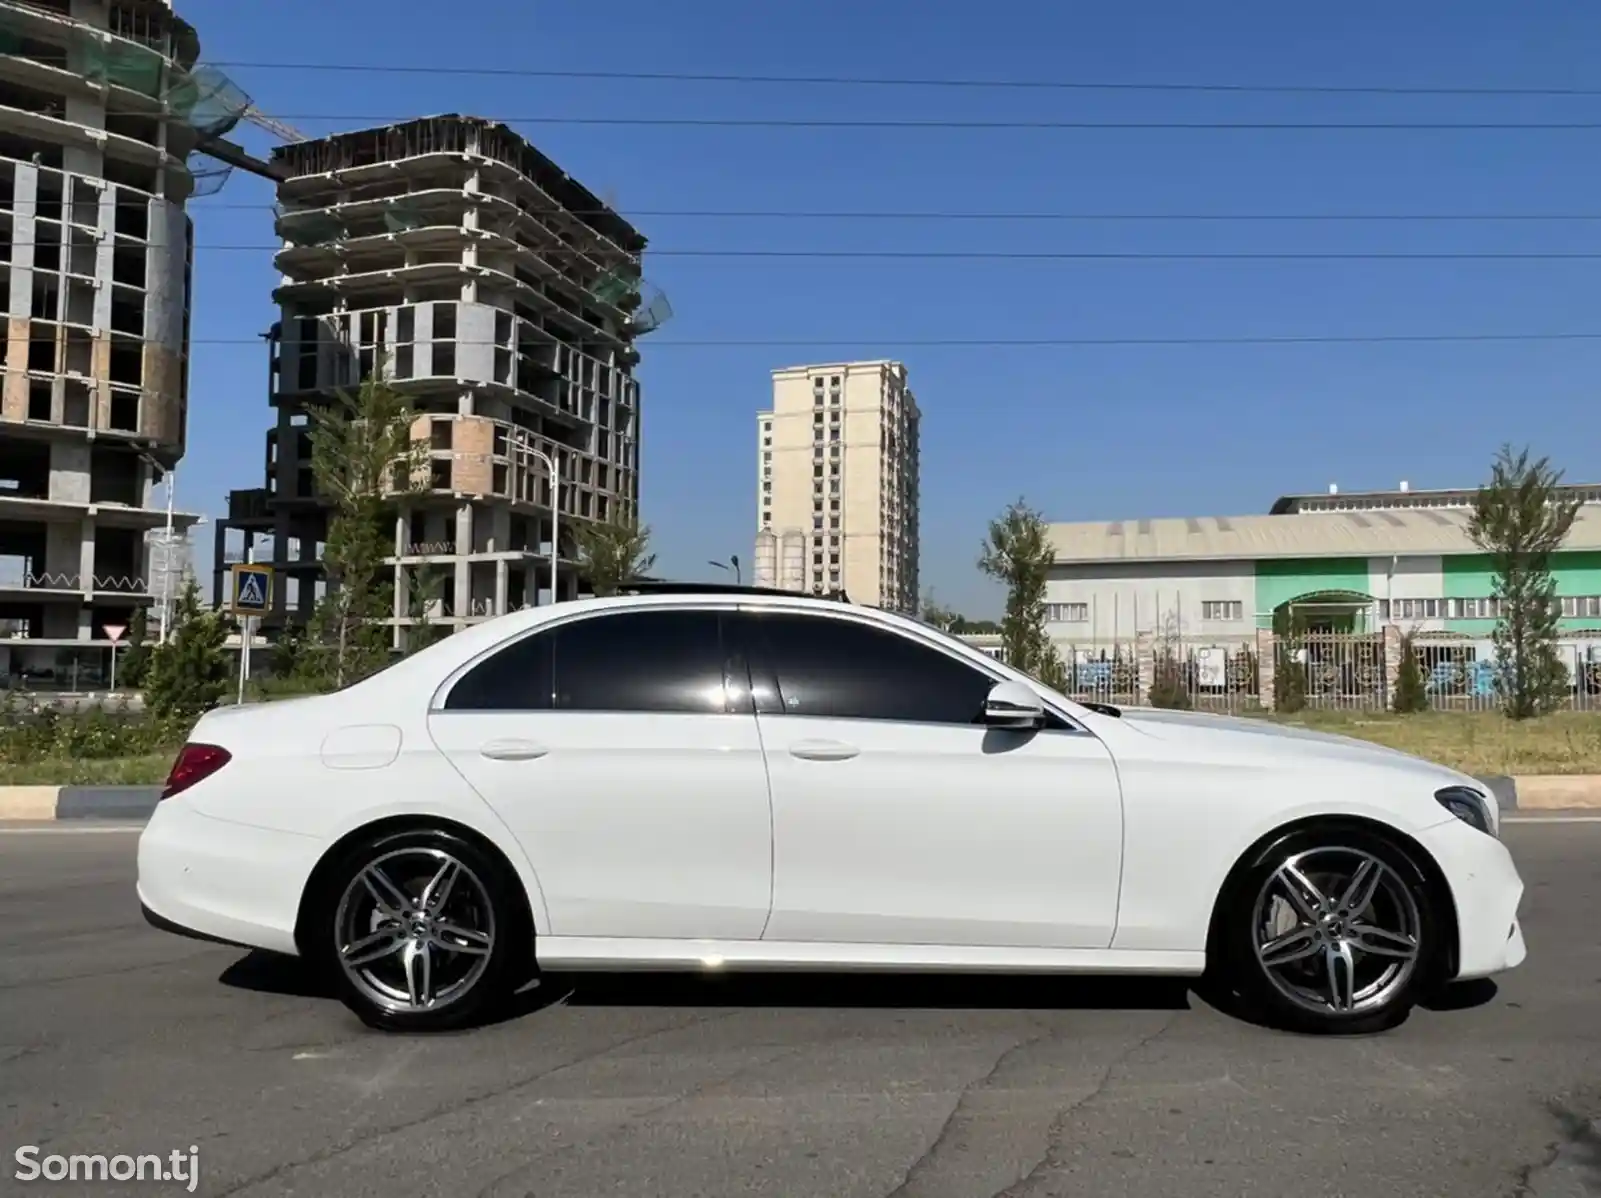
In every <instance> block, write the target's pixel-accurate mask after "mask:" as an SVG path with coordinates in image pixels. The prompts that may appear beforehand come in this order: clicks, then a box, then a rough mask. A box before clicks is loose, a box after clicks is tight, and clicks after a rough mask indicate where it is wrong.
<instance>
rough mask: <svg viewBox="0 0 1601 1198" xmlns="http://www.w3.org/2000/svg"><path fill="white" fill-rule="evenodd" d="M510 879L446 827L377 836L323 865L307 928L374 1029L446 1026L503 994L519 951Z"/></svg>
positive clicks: (482, 1011) (488, 1009)
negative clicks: (323, 884)
mask: <svg viewBox="0 0 1601 1198" xmlns="http://www.w3.org/2000/svg"><path fill="white" fill-rule="evenodd" d="M514 885H516V879H515V878H511V877H509V876H508V871H507V870H506V868H505V867H504V866H503V865H502V864H501V863H500V862H499V861H498V860H497V859H495V858H494V857H493V856H491V855H490V854H488V853H485V852H484V851H483V850H481V849H480V848H478V846H476V845H475V844H473V843H472V842H470V841H468V840H464V839H462V838H460V837H458V836H455V835H453V834H450V833H446V832H441V831H427V830H413V831H405V832H397V833H391V834H388V835H384V836H379V837H377V838H375V839H373V840H371V841H368V842H366V843H364V844H361V845H358V846H356V847H355V848H354V849H353V850H352V851H351V852H349V853H348V854H346V856H345V857H344V858H343V859H342V860H341V861H340V862H339V864H338V865H337V866H336V867H335V868H334V869H333V870H332V871H330V874H329V885H328V887H327V889H326V891H325V892H324V898H323V901H322V902H321V904H320V912H319V914H318V915H317V916H316V917H315V918H316V920H317V923H316V925H315V931H314V934H315V935H316V937H317V946H318V948H319V949H320V952H321V955H322V956H323V958H324V964H325V965H326V966H327V968H328V971H329V973H330V974H331V975H332V977H333V978H334V981H335V984H336V985H337V987H338V989H339V994H340V997H341V998H342V999H343V1000H344V1002H345V1004H346V1005H347V1006H349V1007H350V1008H351V1010H353V1011H355V1012H356V1014H357V1015H359V1016H361V1018H362V1019H363V1020H364V1021H365V1022H367V1023H369V1024H371V1025H372V1026H374V1027H381V1028H387V1029H392V1030H396V1031H442V1030H447V1029H450V1028H458V1027H462V1026H465V1025H468V1024H471V1023H474V1022H477V1021H480V1020H482V1019H484V1018H487V1017H489V1016H490V1015H492V1014H493V1013H494V1011H495V1009H496V1008H497V1007H498V1006H499V1005H500V1004H501V1003H503V1002H504V1000H505V999H506V998H507V997H509V995H510V994H511V992H512V990H513V988H514V986H515V981H514V975H513V969H512V967H513V965H514V963H515V962H516V961H517V960H518V959H519V958H520V957H521V956H522V955H523V951H524V949H525V947H526V943H525V937H526V935H527V932H526V929H525V928H524V927H523V922H524V921H523V920H522V919H521V918H519V913H520V906H519V905H518V904H516V903H514V902H512V901H511V895H512V891H511V887H512V886H514Z"/></svg>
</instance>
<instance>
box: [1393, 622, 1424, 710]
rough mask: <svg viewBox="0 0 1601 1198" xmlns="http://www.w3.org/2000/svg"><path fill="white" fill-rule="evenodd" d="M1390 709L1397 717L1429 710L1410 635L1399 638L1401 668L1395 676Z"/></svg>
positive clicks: (1419, 665)
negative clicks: (1393, 695)
mask: <svg viewBox="0 0 1601 1198" xmlns="http://www.w3.org/2000/svg"><path fill="white" fill-rule="evenodd" d="M1391 707H1392V708H1394V710H1395V712H1396V714H1397V715H1411V714H1413V713H1415V712H1419V711H1427V710H1428V709H1429V692H1428V690H1427V688H1426V686H1425V683H1424V679H1423V663H1422V662H1420V661H1419V660H1418V655H1417V651H1416V650H1415V649H1414V648H1413V645H1412V636H1411V634H1410V633H1408V634H1407V635H1405V636H1403V637H1402V638H1401V668H1400V670H1399V671H1398V672H1397V673H1396V676H1395V697H1394V699H1393V700H1392V702H1391Z"/></svg>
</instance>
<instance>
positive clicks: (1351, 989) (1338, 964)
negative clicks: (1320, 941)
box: [1323, 941, 1356, 1011]
mask: <svg viewBox="0 0 1601 1198" xmlns="http://www.w3.org/2000/svg"><path fill="white" fill-rule="evenodd" d="M1323 958H1324V963H1325V964H1326V965H1327V966H1328V975H1329V996H1328V997H1329V1006H1331V1007H1333V1008H1334V1009H1335V1010H1336V1011H1349V1010H1350V1009H1351V1008H1352V1007H1354V1006H1356V961H1355V959H1354V958H1353V957H1352V956H1351V946H1350V945H1349V944H1346V943H1344V942H1343V941H1342V942H1340V943H1337V944H1333V943H1331V944H1328V945H1325V946H1324V949H1323Z"/></svg>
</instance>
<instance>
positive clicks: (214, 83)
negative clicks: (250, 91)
mask: <svg viewBox="0 0 1601 1198" xmlns="http://www.w3.org/2000/svg"><path fill="white" fill-rule="evenodd" d="M166 100H167V106H168V107H169V108H170V109H171V110H172V111H173V113H174V114H176V115H177V116H178V117H179V118H180V119H182V120H184V121H187V122H188V123H189V124H190V125H192V126H194V127H195V128H196V129H198V130H200V132H201V133H204V134H207V135H208V136H213V137H215V136H217V135H218V134H222V133H226V132H227V131H228V130H229V129H232V128H233V127H234V126H235V125H237V124H238V123H239V119H240V118H241V117H242V116H244V114H245V109H247V108H249V107H250V97H249V96H248V95H246V94H245V93H244V92H243V91H241V90H240V88H239V87H238V86H237V85H236V84H235V83H234V82H233V80H231V79H229V78H228V76H227V75H224V74H223V73H222V72H221V71H219V70H218V69H217V68H216V67H213V66H198V67H196V68H195V69H194V70H192V71H177V70H175V71H174V72H173V84H172V87H171V88H169V89H168V91H167V96H166Z"/></svg>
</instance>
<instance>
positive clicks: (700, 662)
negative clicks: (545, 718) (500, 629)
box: [445, 610, 745, 714]
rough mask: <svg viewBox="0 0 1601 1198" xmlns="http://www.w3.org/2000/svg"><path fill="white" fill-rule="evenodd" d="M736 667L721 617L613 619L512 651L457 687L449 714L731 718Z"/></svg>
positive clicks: (590, 620)
mask: <svg viewBox="0 0 1601 1198" xmlns="http://www.w3.org/2000/svg"><path fill="white" fill-rule="evenodd" d="M736 667H737V668H738V669H739V670H741V671H742V670H743V666H742V665H738V663H734V662H729V661H728V660H727V655H726V654H725V652H724V649H723V635H722V628H721V617H720V616H719V614H718V613H717V612H713V611H684V610H668V611H630V612H614V613H609V614H605V615H597V616H590V617H586V618H584V619H580V620H575V621H573V622H572V623H570V624H563V625H561V626H560V627H557V628H553V629H551V630H550V631H549V632H543V633H536V634H535V635H534V636H531V637H525V638H523V639H522V640H521V641H518V642H517V643H516V644H513V645H509V646H507V647H506V648H505V649H502V650H500V651H499V652H498V653H496V654H494V655H493V656H491V657H489V658H487V659H486V660H484V661H482V662H480V663H479V664H478V665H477V666H475V667H473V669H472V670H470V671H469V672H468V673H467V674H466V675H465V676H464V677H463V678H462V679H461V681H460V682H458V683H457V684H456V685H455V686H454V687H452V688H451V692H450V696H449V698H448V699H447V700H446V703H445V706H446V708H447V709H449V710H480V711H483V710H496V711H505V710H521V711H527V710H558V711H642V712H659V713H673V712H679V713H701V714H705V713H714V714H715V713H721V712H725V711H728V710H730V707H729V699H728V695H727V692H726V691H725V685H724V683H725V668H730V669H732V668H736ZM736 689H737V691H738V696H736V697H739V696H742V695H743V692H744V689H745V688H744V686H743V685H740V686H739V687H737V688H736Z"/></svg>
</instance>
